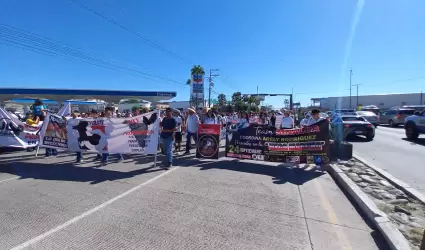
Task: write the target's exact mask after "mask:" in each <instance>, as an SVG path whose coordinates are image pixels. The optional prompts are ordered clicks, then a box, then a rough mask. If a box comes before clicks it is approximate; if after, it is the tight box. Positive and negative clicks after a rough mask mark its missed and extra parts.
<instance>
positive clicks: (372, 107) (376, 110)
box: [360, 105, 381, 115]
mask: <svg viewBox="0 0 425 250" xmlns="http://www.w3.org/2000/svg"><path fill="white" fill-rule="evenodd" d="M360 111H370V112H373V113H375V114H376V115H379V114H380V113H381V110H380V109H379V108H378V107H376V106H375V105H369V106H364V107H362V108H361V109H360Z"/></svg>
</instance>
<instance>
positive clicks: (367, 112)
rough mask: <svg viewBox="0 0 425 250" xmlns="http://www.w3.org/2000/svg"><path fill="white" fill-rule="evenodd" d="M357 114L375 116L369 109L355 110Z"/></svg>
mask: <svg viewBox="0 0 425 250" xmlns="http://www.w3.org/2000/svg"><path fill="white" fill-rule="evenodd" d="M357 114H358V115H365V116H375V115H376V114H375V113H373V112H370V111H359V112H357Z"/></svg>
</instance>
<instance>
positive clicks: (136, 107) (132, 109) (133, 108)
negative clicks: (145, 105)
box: [131, 106, 140, 112]
mask: <svg viewBox="0 0 425 250" xmlns="http://www.w3.org/2000/svg"><path fill="white" fill-rule="evenodd" d="M139 108H140V107H139V106H133V107H132V108H131V111H132V112H136V110H139Z"/></svg>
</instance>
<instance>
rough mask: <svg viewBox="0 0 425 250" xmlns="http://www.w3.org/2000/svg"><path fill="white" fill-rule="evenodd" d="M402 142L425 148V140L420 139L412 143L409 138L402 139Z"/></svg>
mask: <svg viewBox="0 0 425 250" xmlns="http://www.w3.org/2000/svg"><path fill="white" fill-rule="evenodd" d="M402 140H404V141H407V142H408V143H409V144H410V145H421V146H425V138H418V139H416V140H414V141H411V140H409V139H407V138H402Z"/></svg>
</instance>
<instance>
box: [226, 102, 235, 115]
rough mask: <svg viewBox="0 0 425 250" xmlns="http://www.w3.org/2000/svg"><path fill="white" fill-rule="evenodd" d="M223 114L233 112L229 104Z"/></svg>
mask: <svg viewBox="0 0 425 250" xmlns="http://www.w3.org/2000/svg"><path fill="white" fill-rule="evenodd" d="M225 112H228V113H233V112H234V109H233V106H232V105H230V104H228V105H226V107H225Z"/></svg>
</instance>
